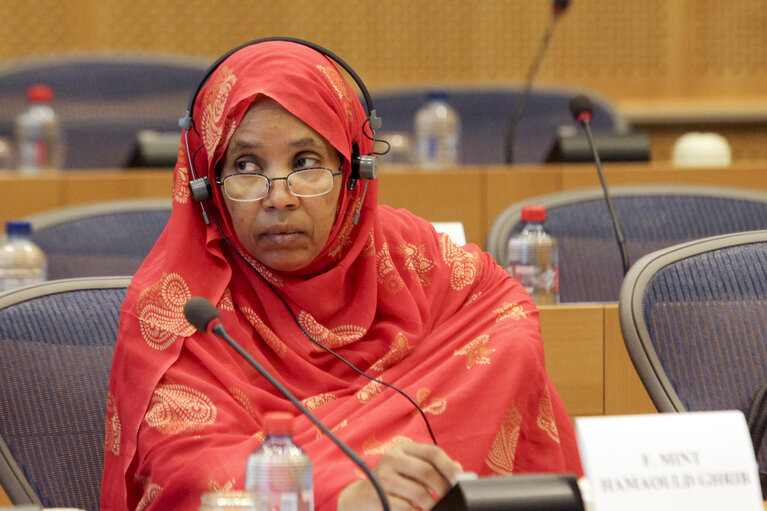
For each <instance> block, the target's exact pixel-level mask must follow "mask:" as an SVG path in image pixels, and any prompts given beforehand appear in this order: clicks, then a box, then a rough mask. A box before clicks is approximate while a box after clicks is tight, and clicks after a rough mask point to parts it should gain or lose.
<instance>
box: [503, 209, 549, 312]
mask: <svg viewBox="0 0 767 511" xmlns="http://www.w3.org/2000/svg"><path fill="white" fill-rule="evenodd" d="M545 221H546V208H544V207H543V206H525V207H523V208H522V222H523V224H524V225H523V227H522V232H520V233H517V234H513V235H512V236H511V237H510V238H509V243H508V246H507V249H506V270H507V271H508V272H509V274H510V275H511V276H512V277H514V278H515V279H517V281H518V282H519V283H520V284H522V285H523V286H524V288H525V290H526V291H527V292H528V293H530V296H532V297H533V300H535V303H536V305H544V304H555V303H559V249H558V246H557V240H556V238H554V237H552V236H551V235H549V234H548V233H547V232H546V231H545V230H544V228H543V223H544V222H545Z"/></svg>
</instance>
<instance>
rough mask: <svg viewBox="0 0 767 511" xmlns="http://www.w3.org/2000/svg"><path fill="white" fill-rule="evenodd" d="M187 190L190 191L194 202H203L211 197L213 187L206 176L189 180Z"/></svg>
mask: <svg viewBox="0 0 767 511" xmlns="http://www.w3.org/2000/svg"><path fill="white" fill-rule="evenodd" d="M189 190H190V191H191V192H192V199H194V201H195V202H203V201H206V200H210V199H211V198H212V197H213V189H212V188H211V186H210V180H209V179H208V178H207V176H206V177H198V178H197V179H192V180H191V181H189Z"/></svg>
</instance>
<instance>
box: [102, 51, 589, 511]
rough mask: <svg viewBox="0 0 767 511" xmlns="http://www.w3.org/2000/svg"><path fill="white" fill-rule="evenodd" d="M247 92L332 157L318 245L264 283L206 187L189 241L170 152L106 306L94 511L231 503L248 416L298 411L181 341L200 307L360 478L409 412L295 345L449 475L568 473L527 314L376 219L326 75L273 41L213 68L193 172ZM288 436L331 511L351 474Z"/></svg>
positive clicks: (229, 359)
mask: <svg viewBox="0 0 767 511" xmlns="http://www.w3.org/2000/svg"><path fill="white" fill-rule="evenodd" d="M259 95H264V96H268V97H270V98H272V99H274V100H275V101H277V102H278V103H280V104H281V105H282V106H283V107H284V108H286V109H287V110H288V111H289V112H291V113H292V114H293V115H295V116H296V117H298V118H299V119H301V120H302V121H303V122H304V123H306V124H307V125H308V126H310V127H311V128H313V129H314V130H315V131H317V132H318V133H319V134H320V135H322V136H323V137H324V138H325V139H326V140H327V141H328V142H329V143H330V144H331V145H332V146H333V147H335V148H336V149H337V150H338V151H339V153H340V154H341V155H342V157H343V160H344V165H343V183H344V184H343V189H342V191H341V194H340V198H339V202H338V209H337V215H336V220H335V223H334V226H333V229H332V231H331V233H330V236H329V239H328V241H327V243H326V245H325V247H324V249H323V250H322V252H321V253H320V254H319V256H318V257H317V258H316V259H315V260H314V261H313V262H312V263H311V264H310V265H309V266H308V267H306V268H304V269H302V270H300V271H298V272H292V273H286V272H279V271H275V270H272V269H270V268H268V267H265V266H264V265H262V264H261V263H259V262H258V261H256V260H255V259H254V258H253V257H251V256H250V255H249V254H248V253H247V252H246V251H245V250H244V248H243V247H242V245H241V244H240V243H239V241H238V240H237V238H236V236H235V234H234V229H233V227H232V224H231V220H230V217H229V214H228V212H227V208H226V205H225V203H224V201H223V198H222V195H221V191H220V189H219V188H218V186H216V185H214V186H213V190H212V191H213V198H212V200H211V201H208V203H207V205H206V206H205V207H206V210H207V211H208V214H209V216H210V217H211V218H212V219H213V220H214V221H211V223H210V224H209V225H206V224H205V222H204V219H203V215H202V212H201V206H200V204H199V203H195V202H194V201H193V200H192V198H191V196H190V192H189V187H188V184H189V179H190V171H189V167H190V165H189V163H190V162H189V159H188V156H187V150H186V147H185V144H184V141H183V139H182V144H181V147H180V150H179V158H178V163H177V165H176V168H175V177H174V190H173V198H174V202H173V212H172V214H171V218H170V221H169V223H168V226H167V227H166V229H165V231H164V232H163V234H162V236H161V238H160V239H159V241H158V242H157V244H156V246H155V247H154V249H153V250H152V252H151V253H150V254H149V256H148V257H147V259H146V261H145V262H144V264H143V265H142V267H141V269H140V270H139V271H138V273H137V274H136V275H135V277H134V278H133V281H132V283H131V287H130V289H129V293H128V297H127V299H126V301H125V303H124V305H123V309H122V314H121V323H120V330H119V335H118V342H117V347H116V351H115V356H114V363H113V367H112V380H111V384H110V393H109V398H108V403H107V435H106V454H105V460H104V478H103V482H102V511H111V510H125V509H176V510H180V509H186V510H196V509H197V508H198V506H199V499H200V496H201V494H202V493H205V492H208V491H215V490H222V489H241V488H243V487H244V473H245V462H246V459H247V456H248V455H249V454H250V453H251V452H252V451H253V450H254V449H255V448H256V447H257V446H258V445H259V443H260V442H261V441H262V440H263V431H262V425H263V416H264V413H265V412H268V411H271V410H282V411H291V412H294V413H297V412H296V410H295V408H294V407H293V406H292V405H291V404H290V403H289V402H288V401H287V400H286V399H285V398H284V397H283V396H282V395H281V394H279V393H278V392H277V391H276V390H275V389H274V388H272V386H271V385H269V384H268V382H267V381H266V380H265V379H264V378H263V377H262V376H260V375H259V374H258V373H257V372H256V371H255V370H254V369H253V368H252V367H250V366H249V365H248V364H247V363H246V362H245V361H243V359H242V358H241V357H240V356H239V355H238V354H237V353H236V352H235V351H234V350H233V349H232V348H231V347H229V346H228V345H227V344H226V343H224V342H223V341H221V340H220V339H218V338H215V337H213V336H210V335H206V334H203V333H197V332H195V329H194V328H193V327H192V326H191V325H190V324H189V323H187V321H186V320H185V319H184V316H183V307H184V304H185V303H186V301H187V300H188V299H189V298H190V297H192V296H204V297H206V298H208V299H209V300H211V301H212V302H213V303H215V304H216V305H217V306H218V308H219V309H220V310H221V312H222V321H223V323H224V325H225V326H226V329H227V331H228V332H229V333H230V335H231V336H232V337H233V338H235V339H237V340H238V341H239V342H240V343H241V344H242V346H243V347H244V348H245V349H246V350H247V351H248V352H249V353H250V354H251V355H252V356H253V357H255V358H256V360H258V362H260V363H261V364H262V365H263V367H264V368H265V369H266V370H267V371H269V372H270V373H271V374H273V375H275V376H276V377H277V378H278V379H279V380H280V381H281V382H282V383H283V384H284V385H285V386H286V387H287V388H288V389H289V390H290V391H291V392H292V393H293V394H294V395H295V396H297V397H298V398H299V399H301V400H302V402H303V403H304V404H305V405H306V406H307V407H308V408H310V409H311V410H312V411H313V412H314V414H315V415H316V416H318V417H319V418H320V420H322V421H323V423H324V424H325V425H327V426H328V427H329V428H331V429H333V430H334V432H335V433H336V434H337V435H338V436H339V437H340V438H341V439H342V440H343V441H344V442H346V443H347V444H348V445H350V446H351V448H353V449H354V450H355V451H356V452H358V453H359V454H360V455H361V456H362V457H363V458H364V459H365V460H366V462H367V463H368V464H369V465H371V466H373V465H375V462H376V461H377V458H378V457H379V456H380V454H381V453H382V452H384V451H385V450H386V449H387V448H388V447H390V446H391V445H393V444H395V443H396V442H398V441H401V440H403V439H411V440H414V441H419V442H431V438H430V435H429V433H428V430H427V428H426V426H425V422H424V421H423V419H422V417H421V415H420V414H419V413H418V412H417V411H416V410H415V408H414V406H413V405H412V404H411V403H410V402H409V401H408V400H407V399H405V398H404V397H402V396H401V395H399V394H398V393H397V392H395V391H394V390H392V389H388V388H386V387H384V386H383V385H381V384H380V383H377V382H372V381H370V380H369V379H367V378H365V377H364V376H361V375H359V374H358V373H357V372H355V371H354V370H353V369H352V368H350V367H349V366H347V365H346V364H344V363H342V362H340V361H339V360H338V359H337V358H336V357H335V356H333V355H332V354H330V353H328V352H326V351H325V350H324V349H323V348H321V347H318V346H317V345H316V344H315V343H313V342H312V341H311V340H310V339H309V337H310V336H311V337H312V338H313V339H314V341H316V342H318V343H321V344H322V345H324V346H326V347H328V348H330V349H332V350H334V351H335V352H336V353H338V354H339V355H341V356H343V357H344V358H345V359H346V360H348V361H349V362H351V363H352V364H354V365H355V366H356V367H357V368H359V369H360V370H362V371H365V372H366V373H367V374H369V375H370V376H373V377H376V378H380V379H382V380H383V381H385V382H387V383H389V384H392V385H396V386H397V387H399V388H400V389H402V390H403V391H405V392H406V393H407V394H409V395H410V396H412V398H413V399H414V400H415V401H417V402H418V404H419V405H420V407H421V408H422V409H423V410H424V412H425V414H426V416H427V417H428V418H429V422H430V423H431V426H432V428H433V430H434V433H435V436H436V439H437V441H438V442H439V445H440V447H442V448H443V449H445V451H446V452H447V453H448V455H449V456H451V457H452V458H453V459H455V460H457V461H459V462H460V463H461V464H462V465H463V467H464V469H465V470H469V471H474V472H477V473H479V474H488V475H489V474H508V473H513V472H545V471H560V472H561V471H571V472H576V473H578V474H580V470H581V469H580V464H579V461H578V456H577V450H576V446H575V440H574V435H573V431H572V426H571V423H570V421H569V418H568V417H567V414H566V412H565V410H564V408H563V406H562V404H561V402H560V400H559V397H558V395H557V393H556V391H555V390H554V388H553V386H552V384H551V382H550V380H549V378H548V376H547V374H546V371H545V365H544V358H543V348H542V343H541V337H540V326H539V323H538V312H537V310H536V309H535V307H534V304H533V302H532V300H531V299H530V297H529V296H528V295H527V294H526V293H525V291H524V290H523V288H522V287H521V286H520V285H519V284H517V283H516V282H515V281H514V280H512V279H511V278H510V277H509V276H508V275H507V274H506V272H505V271H504V270H503V269H502V268H500V267H499V266H498V265H497V264H495V262H494V261H493V259H492V258H491V257H490V256H489V255H488V254H486V253H484V252H482V251H480V250H479V249H478V248H477V247H475V246H472V245H469V246H466V247H463V248H461V247H459V246H457V245H455V244H454V243H452V242H451V241H450V239H449V238H448V237H447V236H445V235H440V234H437V233H436V232H435V231H434V229H433V228H432V227H431V225H430V224H429V223H428V222H427V221H425V220H423V219H420V218H418V217H415V216H414V215H412V214H410V213H408V212H407V211H404V210H393V209H391V208H388V207H386V206H378V205H377V183H376V182H375V181H369V182H366V181H360V182H359V184H358V185H357V186H356V187H355V188H353V189H352V190H349V189H348V187H347V186H346V184H347V183H348V180H349V176H350V172H351V165H350V161H351V157H352V154H351V153H352V146H353V144H355V143H356V144H357V145H359V148H360V151H361V152H362V154H366V153H369V152H370V151H371V148H372V143H371V141H370V140H369V139H368V138H367V137H366V136H365V132H366V131H365V130H367V129H368V128H366V127H365V121H366V114H365V111H364V109H363V108H362V106H361V104H360V102H359V101H358V99H357V97H356V96H355V94H354V92H353V90H352V89H351V88H350V87H349V85H348V84H347V82H346V81H345V80H344V78H343V77H342V75H341V74H340V73H339V72H338V70H337V69H336V67H335V65H334V64H333V62H332V61H331V60H330V59H329V58H327V57H325V56H323V55H322V54H320V53H318V52H317V51H315V50H313V49H310V48H308V47H306V46H304V45H301V44H296V43H291V42H284V41H278V42H262V43H258V44H255V45H251V46H247V47H245V48H243V49H241V50H239V51H237V52H236V53H234V54H233V55H232V56H230V57H229V58H227V59H226V60H225V61H224V62H223V63H222V64H221V65H220V66H219V67H218V68H217V70H216V71H215V72H214V73H213V74H212V76H211V77H210V79H209V80H208V82H207V84H206V85H205V86H204V88H203V89H202V90H201V92H200V94H199V95H198V98H197V101H196V103H195V106H194V112H193V119H194V123H195V129H194V130H191V131H190V133H189V150H190V153H191V157H192V158H193V159H194V160H193V161H194V168H195V169H196V171H197V174H198V175H202V176H207V177H208V178H209V179H210V181H211V182H215V173H216V165H217V163H218V162H219V161H220V160H221V158H222V155H223V154H224V152H225V151H226V148H227V144H228V142H229V140H230V138H231V136H232V134H233V132H234V130H235V129H236V128H237V126H238V124H239V122H240V120H241V119H242V117H243V116H244V114H245V112H246V111H247V109H248V107H249V105H250V104H251V103H252V102H253V100H254V99H255V98H256V97H258V96H259ZM384 120H385V116H384ZM368 133H369V131H368ZM382 179H385V176H384V177H382ZM366 185H367V190H366V193H364V192H365V188H366ZM359 208H361V212H360V216H359V222H358V223H357V224H355V223H354V222H353V218H354V215H355V213H356V212H357V210H358V209H359ZM295 439H296V441H297V443H298V444H299V445H301V446H302V447H303V448H304V449H305V450H306V451H307V453H308V454H309V456H310V458H311V460H312V465H313V471H314V484H315V500H316V506H317V509H335V502H336V498H337V495H338V493H339V492H340V490H341V489H343V488H344V487H345V486H346V485H347V484H349V483H350V482H352V481H354V480H356V479H358V478H359V477H361V472H360V471H359V469H357V468H356V466H355V465H353V464H352V462H351V461H350V460H348V459H347V458H346V457H345V455H343V454H342V453H341V452H340V451H339V450H338V449H337V447H336V446H335V445H334V444H333V443H332V442H331V441H330V440H329V439H328V438H326V437H325V435H323V434H321V432H319V431H318V429H317V428H316V427H315V426H314V425H313V424H311V423H310V422H309V420H308V419H306V418H305V417H303V416H299V417H298V418H297V423H296V435H295Z"/></svg>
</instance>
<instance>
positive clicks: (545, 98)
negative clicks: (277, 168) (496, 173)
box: [372, 86, 627, 165]
mask: <svg viewBox="0 0 767 511" xmlns="http://www.w3.org/2000/svg"><path fill="white" fill-rule="evenodd" d="M441 89H443V90H445V91H446V92H447V94H448V96H447V102H448V103H449V104H450V105H451V106H453V107H454V108H455V109H456V111H457V112H458V115H459V117H460V118H461V125H462V136H461V143H460V150H459V152H460V155H459V159H460V161H461V163H463V164H466V165H472V164H503V163H506V146H507V132H508V129H509V124H510V122H511V119H512V117H513V114H514V109H515V107H516V104H517V100H518V99H519V97H520V96H521V94H522V87H521V86H487V87H485V86H451V87H442V88H441ZM429 90H430V88H428V87H413V88H403V89H396V90H381V91H373V92H372V94H373V101H374V102H375V107H376V111H377V112H378V114H379V115H380V116H381V120H382V121H383V125H382V127H381V133H382V134H385V133H386V132H392V131H394V132H404V133H407V134H409V135H410V136H411V137H413V136H414V127H413V120H414V118H415V113H416V111H417V110H418V108H420V107H421V106H422V105H423V104H424V103H425V101H426V96H427V93H428V91H429ZM579 92H581V91H576V90H569V89H561V88H560V89H553V88H545V87H535V88H533V89H532V91H531V94H530V96H529V97H528V99H527V101H526V102H525V108H524V110H523V113H522V116H521V117H520V120H519V124H518V126H517V130H516V136H515V143H514V147H513V154H514V157H513V163H540V162H544V161H546V159H547V157H548V156H549V153H550V152H551V151H552V149H553V148H554V144H555V142H556V140H557V135H558V132H559V130H560V128H561V127H566V126H571V127H572V128H574V129H576V130H579V129H580V128H578V127H577V125H576V123H575V121H574V120H573V117H572V115H571V113H570V107H569V104H570V100H571V99H572V98H573V96H575V95H576V94H578V93H579ZM589 97H590V98H591V99H592V102H593V104H594V120H593V123H592V126H593V129H594V131H595V132H622V131H625V130H626V129H627V125H626V121H625V120H624V119H623V117H622V116H621V115H620V114H619V113H618V111H617V110H616V109H615V108H613V106H612V105H611V104H610V103H609V102H608V101H607V100H606V99H604V98H602V97H600V96H598V95H596V94H589Z"/></svg>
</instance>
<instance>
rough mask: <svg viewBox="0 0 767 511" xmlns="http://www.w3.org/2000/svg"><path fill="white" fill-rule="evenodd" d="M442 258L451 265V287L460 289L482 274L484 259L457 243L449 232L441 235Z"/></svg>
mask: <svg viewBox="0 0 767 511" xmlns="http://www.w3.org/2000/svg"><path fill="white" fill-rule="evenodd" d="M440 248H441V250H442V259H443V260H444V261H445V264H447V265H448V266H450V287H452V288H453V289H455V290H456V291H460V290H461V289H463V288H464V287H466V286H470V285H471V284H473V283H474V281H476V280H477V279H478V278H479V277H480V276H481V275H482V259H481V257H480V255H479V254H478V253H472V252H467V251H466V250H464V249H463V248H461V247H460V246H458V245H456V244H455V243H454V242H453V241H452V240H451V239H450V236H448V235H447V234H442V235H441V236H440Z"/></svg>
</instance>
